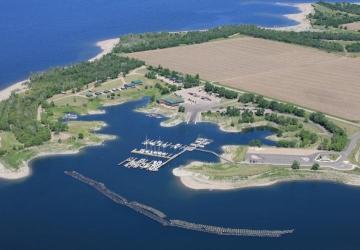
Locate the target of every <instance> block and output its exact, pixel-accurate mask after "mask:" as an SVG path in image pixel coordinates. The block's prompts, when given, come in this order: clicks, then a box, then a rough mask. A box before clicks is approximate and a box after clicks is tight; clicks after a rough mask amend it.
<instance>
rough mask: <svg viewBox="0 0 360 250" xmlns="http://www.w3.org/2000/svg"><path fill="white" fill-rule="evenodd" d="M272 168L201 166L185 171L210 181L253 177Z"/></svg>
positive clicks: (258, 166) (262, 166)
mask: <svg viewBox="0 0 360 250" xmlns="http://www.w3.org/2000/svg"><path fill="white" fill-rule="evenodd" d="M273 168H274V167H272V166H270V165H250V164H227V163H225V164H222V163H215V164H203V165H197V166H191V167H187V168H186V169H187V170H190V171H192V172H196V173H200V174H204V175H206V176H209V177H210V178H211V179H227V178H234V177H237V178H238V177H240V178H246V177H250V176H254V175H259V174H264V173H266V172H269V171H270V170H271V169H273Z"/></svg>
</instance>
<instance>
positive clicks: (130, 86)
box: [124, 83, 136, 89]
mask: <svg viewBox="0 0 360 250" xmlns="http://www.w3.org/2000/svg"><path fill="white" fill-rule="evenodd" d="M135 87H136V84H134V83H125V84H124V88H125V89H130V88H135Z"/></svg>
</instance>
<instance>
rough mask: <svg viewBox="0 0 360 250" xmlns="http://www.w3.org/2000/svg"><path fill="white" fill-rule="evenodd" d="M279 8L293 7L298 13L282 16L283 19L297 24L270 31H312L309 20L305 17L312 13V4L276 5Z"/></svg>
mask: <svg viewBox="0 0 360 250" xmlns="http://www.w3.org/2000/svg"><path fill="white" fill-rule="evenodd" d="M276 4H277V5H281V6H290V7H295V8H297V9H298V10H299V12H298V13H294V14H285V15H283V16H284V17H285V18H287V19H289V20H292V21H295V22H297V24H295V25H291V26H284V27H273V28H271V29H274V30H282V31H296V32H300V31H309V30H312V29H313V28H312V26H311V23H310V20H309V19H307V16H308V15H309V14H311V13H313V12H314V7H313V6H312V4H313V3H294V4H291V3H276Z"/></svg>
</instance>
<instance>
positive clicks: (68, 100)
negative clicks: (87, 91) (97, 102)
mask: <svg viewBox="0 0 360 250" xmlns="http://www.w3.org/2000/svg"><path fill="white" fill-rule="evenodd" d="M88 101H89V100H88V98H86V97H82V96H66V97H63V98H59V99H57V100H55V101H54V103H55V105H57V106H67V105H69V106H73V107H82V106H83V105H84V104H87V103H88Z"/></svg>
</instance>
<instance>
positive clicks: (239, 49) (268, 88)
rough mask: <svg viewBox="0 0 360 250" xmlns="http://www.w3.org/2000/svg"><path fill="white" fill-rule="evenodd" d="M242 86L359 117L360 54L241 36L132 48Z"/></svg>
mask: <svg viewBox="0 0 360 250" xmlns="http://www.w3.org/2000/svg"><path fill="white" fill-rule="evenodd" d="M130 56H131V57H135V58H138V59H141V60H144V61H145V62H146V63H147V64H148V65H154V66H157V65H162V66H164V67H167V68H170V69H172V70H176V71H179V72H183V73H189V74H197V73H198V74H200V76H201V78H202V79H206V80H210V81H216V82H219V83H221V84H223V85H226V86H229V87H233V88H237V89H240V90H245V91H250V92H254V93H258V94H261V95H264V96H267V97H271V98H275V99H279V100H282V101H286V102H290V103H294V104H297V105H300V106H303V107H306V108H310V109H313V110H318V111H322V112H325V113H327V114H331V115H334V116H338V117H342V118H345V119H349V120H354V121H360V57H359V58H353V57H349V56H343V55H336V54H330V53H327V52H323V51H320V50H317V49H312V48H306V47H302V46H297V45H291V44H285V43H280V42H274V41H268V40H264V39H257V38H250V37H240V38H233V39H226V40H220V41H215V42H208V43H203V44H198V45H189V46H180V47H175V48H168V49H160V50H152V51H145V52H137V53H132V54H130Z"/></svg>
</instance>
